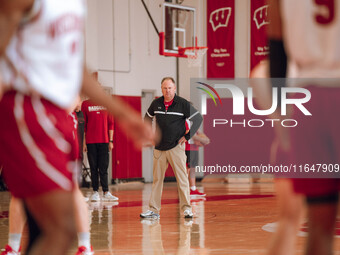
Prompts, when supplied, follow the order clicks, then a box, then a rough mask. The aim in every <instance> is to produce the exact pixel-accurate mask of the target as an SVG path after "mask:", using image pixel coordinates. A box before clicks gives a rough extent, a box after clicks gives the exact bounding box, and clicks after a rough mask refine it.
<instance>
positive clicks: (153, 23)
mask: <svg viewBox="0 0 340 255" xmlns="http://www.w3.org/2000/svg"><path fill="white" fill-rule="evenodd" d="M141 1H142V4H143V6H144V8H145V11H146V13H147V14H148V16H149V19H150V20H151V23H152V25H153V27H154V28H155V31H156V33H157V35H159V31H158V28H157V27H156V24H155V22H154V20H153V18H152V17H151V14H150V12H149V9H148V7H147V6H146V4H145V2H144V0H141Z"/></svg>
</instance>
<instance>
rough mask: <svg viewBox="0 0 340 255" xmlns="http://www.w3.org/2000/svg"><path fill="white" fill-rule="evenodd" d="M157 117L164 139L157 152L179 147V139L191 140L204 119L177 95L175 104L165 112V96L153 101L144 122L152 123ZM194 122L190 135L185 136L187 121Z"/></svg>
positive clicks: (157, 146)
mask: <svg viewBox="0 0 340 255" xmlns="http://www.w3.org/2000/svg"><path fill="white" fill-rule="evenodd" d="M154 117H156V123H157V125H158V126H157V128H159V129H160V131H161V134H162V138H161V141H160V142H159V144H157V145H156V147H155V148H156V149H157V150H161V151H166V150H170V149H172V148H174V147H176V146H177V144H178V141H179V139H180V138H181V137H182V136H184V137H185V139H187V140H189V139H190V138H191V137H192V136H193V135H194V134H195V133H196V132H197V130H198V128H199V127H200V125H201V123H202V120H203V117H202V115H201V114H200V113H199V111H197V110H196V109H195V108H194V107H193V106H192V105H191V104H190V102H188V101H187V100H186V99H184V98H182V97H180V96H177V95H175V97H174V101H173V103H172V104H171V105H170V106H169V108H168V110H165V105H164V96H162V97H159V98H156V99H155V100H153V101H152V103H151V105H150V107H149V109H148V111H147V112H146V114H145V117H144V120H146V121H152V120H153V118H154ZM186 119H188V120H189V121H190V122H192V125H191V128H190V131H189V133H187V134H185V131H186V128H185V120H186Z"/></svg>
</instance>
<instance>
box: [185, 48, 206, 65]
mask: <svg viewBox="0 0 340 255" xmlns="http://www.w3.org/2000/svg"><path fill="white" fill-rule="evenodd" d="M207 50H208V48H206V47H202V48H192V49H186V50H185V54H186V55H187V56H188V58H187V60H188V66H189V67H194V66H199V67H200V66H202V64H203V57H204V55H205V53H207Z"/></svg>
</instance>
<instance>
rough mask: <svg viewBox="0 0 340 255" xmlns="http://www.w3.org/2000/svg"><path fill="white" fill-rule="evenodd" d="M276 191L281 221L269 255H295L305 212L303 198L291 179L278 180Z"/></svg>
mask: <svg viewBox="0 0 340 255" xmlns="http://www.w3.org/2000/svg"><path fill="white" fill-rule="evenodd" d="M275 191H276V199H277V204H278V210H279V221H278V223H277V229H276V231H275V233H274V236H273V238H272V240H271V242H270V245H269V250H268V254H270V255H286V254H294V251H295V241H296V235H297V231H298V229H299V227H300V224H301V221H302V216H303V212H304V210H303V208H304V206H303V196H302V195H301V194H297V193H295V192H294V190H293V184H292V181H291V180H290V179H276V180H275Z"/></svg>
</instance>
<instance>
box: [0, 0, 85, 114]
mask: <svg viewBox="0 0 340 255" xmlns="http://www.w3.org/2000/svg"><path fill="white" fill-rule="evenodd" d="M85 15H86V6H85V1H84V0H35V3H34V6H33V8H32V11H31V14H30V15H29V17H25V18H24V19H23V21H22V23H21V25H20V27H19V30H18V31H17V32H16V34H15V35H14V36H13V38H12V39H11V42H10V44H9V46H8V48H7V50H6V54H5V56H4V57H3V58H1V59H0V72H1V76H2V78H3V81H4V82H5V83H7V84H8V85H9V86H10V87H12V88H13V89H15V90H18V91H21V92H23V93H25V94H29V93H38V94H40V95H41V96H42V97H44V98H46V99H47V100H49V101H51V102H53V103H54V104H56V105H58V106H60V107H61V108H65V109H66V108H69V107H71V106H72V104H73V101H74V100H75V98H76V95H78V93H79V90H80V85H81V81H82V73H83V53H84V25H85Z"/></svg>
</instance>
